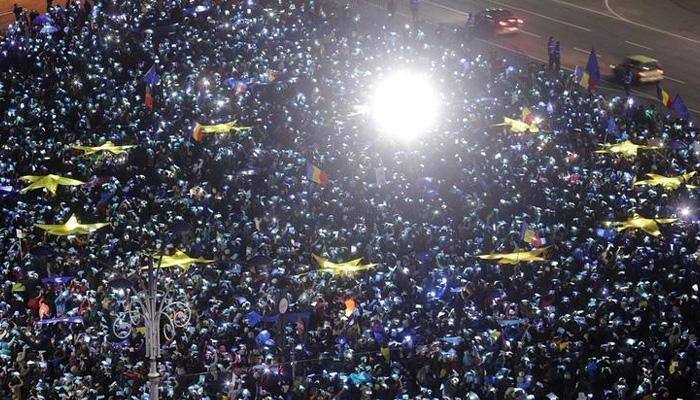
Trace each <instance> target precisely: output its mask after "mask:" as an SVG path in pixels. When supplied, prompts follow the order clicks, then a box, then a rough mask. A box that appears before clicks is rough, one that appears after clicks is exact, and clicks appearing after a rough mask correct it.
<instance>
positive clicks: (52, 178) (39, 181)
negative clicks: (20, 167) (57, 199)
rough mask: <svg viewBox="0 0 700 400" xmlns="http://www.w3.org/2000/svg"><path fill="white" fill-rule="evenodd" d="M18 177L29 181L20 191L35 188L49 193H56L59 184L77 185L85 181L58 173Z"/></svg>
mask: <svg viewBox="0 0 700 400" xmlns="http://www.w3.org/2000/svg"><path fill="white" fill-rule="evenodd" d="M19 179H22V180H25V181H29V182H31V185H29V186H27V187H25V188H24V189H22V190H21V192H26V191H29V190H36V189H46V190H48V191H49V192H51V194H56V189H57V188H58V186H59V185H61V186H77V185H84V184H85V182H83V181H79V180H77V179H73V178H65V177H63V176H59V175H53V174H49V175H24V176H22V177H20V178H19Z"/></svg>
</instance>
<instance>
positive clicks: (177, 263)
mask: <svg viewBox="0 0 700 400" xmlns="http://www.w3.org/2000/svg"><path fill="white" fill-rule="evenodd" d="M153 258H160V255H154V256H153ZM213 262H214V260H207V259H204V258H192V257H190V256H188V255H187V254H185V252H183V251H180V250H177V251H175V254H173V255H172V256H163V260H162V261H161V263H160V268H171V267H180V268H182V269H184V270H185V271H187V270H188V269H190V266H192V264H195V263H200V264H209V263H213ZM156 267H158V266H156ZM147 268H148V267H143V269H147Z"/></svg>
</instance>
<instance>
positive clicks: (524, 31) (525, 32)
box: [520, 29, 542, 38]
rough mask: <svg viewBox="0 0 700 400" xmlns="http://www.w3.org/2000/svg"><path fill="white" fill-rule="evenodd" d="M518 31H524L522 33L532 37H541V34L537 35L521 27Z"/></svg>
mask: <svg viewBox="0 0 700 400" xmlns="http://www.w3.org/2000/svg"><path fill="white" fill-rule="evenodd" d="M520 32H521V33H524V34H526V35H530V36H532V37H536V38H542V36H541V35H538V34H536V33H533V32H528V31H526V30H525V29H521V30H520Z"/></svg>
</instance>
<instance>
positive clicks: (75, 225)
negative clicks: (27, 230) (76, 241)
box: [34, 214, 109, 236]
mask: <svg viewBox="0 0 700 400" xmlns="http://www.w3.org/2000/svg"><path fill="white" fill-rule="evenodd" d="M108 225H109V223H108V222H99V223H96V224H81V223H80V222H79V221H78V218H77V217H76V216H75V214H73V215H71V216H70V218H69V219H68V221H66V223H65V224H60V225H46V224H34V226H36V227H37V228H39V229H43V230H45V231H46V233H48V234H49V235H55V236H68V235H85V234H89V233H92V232H95V231H96V230H98V229H101V228H104V227H105V226H108Z"/></svg>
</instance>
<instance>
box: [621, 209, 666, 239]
mask: <svg viewBox="0 0 700 400" xmlns="http://www.w3.org/2000/svg"><path fill="white" fill-rule="evenodd" d="M676 221H678V219H677V218H665V219H653V218H644V217H641V216H640V215H639V214H634V216H633V217H632V218H630V219H628V220H626V221H610V222H607V224H608V225H611V226H613V227H614V228H615V229H617V231H618V232H622V231H624V230H625V229H641V230H643V231H644V232H646V233H648V234H650V235H652V236H659V235H661V231H660V230H659V225H658V224H670V223H673V222H676Z"/></svg>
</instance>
